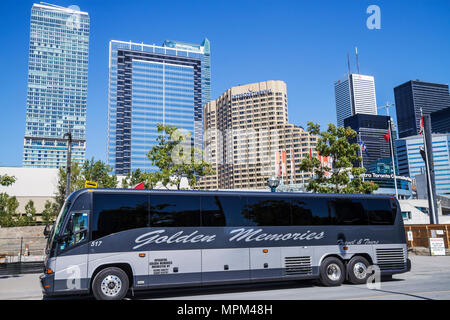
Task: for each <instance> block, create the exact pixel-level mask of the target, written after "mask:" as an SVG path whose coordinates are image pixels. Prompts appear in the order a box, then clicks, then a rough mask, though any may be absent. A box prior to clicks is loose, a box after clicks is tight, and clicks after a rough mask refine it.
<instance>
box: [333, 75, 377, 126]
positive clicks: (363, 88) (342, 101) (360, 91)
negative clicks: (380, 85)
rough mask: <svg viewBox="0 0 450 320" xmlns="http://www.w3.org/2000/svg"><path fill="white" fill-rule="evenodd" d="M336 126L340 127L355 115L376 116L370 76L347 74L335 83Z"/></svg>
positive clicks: (375, 100) (372, 81)
mask: <svg viewBox="0 0 450 320" xmlns="http://www.w3.org/2000/svg"><path fill="white" fill-rule="evenodd" d="M334 95H335V99H336V117H337V125H338V126H339V127H342V126H343V125H344V119H345V118H348V117H351V116H353V115H355V114H359V113H362V114H373V115H376V114H377V99H376V95H375V80H374V78H373V77H372V76H366V75H362V74H356V73H349V74H347V76H345V77H344V78H342V79H340V80H338V81H335V83H334Z"/></svg>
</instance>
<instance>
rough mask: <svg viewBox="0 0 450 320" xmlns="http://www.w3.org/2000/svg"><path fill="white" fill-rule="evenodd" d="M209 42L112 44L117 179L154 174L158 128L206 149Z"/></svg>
mask: <svg viewBox="0 0 450 320" xmlns="http://www.w3.org/2000/svg"><path fill="white" fill-rule="evenodd" d="M210 94H211V72H210V50H209V41H208V40H207V39H205V40H204V41H203V43H202V44H201V45H195V44H189V43H184V42H177V41H165V42H164V44H163V45H162V46H156V45H145V44H143V43H132V42H122V41H115V40H114V41H111V42H110V48H109V94H108V95H109V98H108V147H107V148H108V150H107V152H108V165H109V166H111V167H112V168H113V169H114V173H116V174H127V173H129V172H132V171H134V170H136V169H140V170H142V171H154V170H155V169H156V168H155V167H153V166H152V165H151V162H150V160H149V159H148V157H147V153H148V152H149V151H150V150H151V148H152V147H153V146H154V145H156V143H157V141H156V138H157V137H158V135H159V134H158V132H157V124H158V123H161V124H163V125H172V126H177V127H178V128H180V129H183V130H185V131H188V132H190V133H191V143H192V146H195V147H197V148H199V149H201V148H202V105H203V104H204V103H206V102H207V101H209V100H210Z"/></svg>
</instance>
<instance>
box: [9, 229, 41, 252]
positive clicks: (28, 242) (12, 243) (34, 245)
mask: <svg viewBox="0 0 450 320" xmlns="http://www.w3.org/2000/svg"><path fill="white" fill-rule="evenodd" d="M43 232H44V226H34V227H13V228H1V227H0V255H2V254H7V255H13V256H17V255H18V254H19V253H20V246H21V238H22V254H24V253H26V247H27V246H28V253H29V255H43V254H44V249H45V244H46V241H47V240H46V239H45V237H44V234H43Z"/></svg>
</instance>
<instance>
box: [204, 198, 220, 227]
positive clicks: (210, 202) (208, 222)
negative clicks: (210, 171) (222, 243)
mask: <svg viewBox="0 0 450 320" xmlns="http://www.w3.org/2000/svg"><path fill="white" fill-rule="evenodd" d="M201 201H202V226H204V227H222V226H225V215H224V213H223V210H222V206H221V204H220V201H219V197H217V196H205V197H202V200H201Z"/></svg>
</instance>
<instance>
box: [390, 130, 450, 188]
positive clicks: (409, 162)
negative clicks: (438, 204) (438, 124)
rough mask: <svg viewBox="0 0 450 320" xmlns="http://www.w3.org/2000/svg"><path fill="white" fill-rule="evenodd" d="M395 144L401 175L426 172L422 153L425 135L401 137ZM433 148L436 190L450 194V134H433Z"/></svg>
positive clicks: (413, 175) (414, 174) (412, 176)
mask: <svg viewBox="0 0 450 320" xmlns="http://www.w3.org/2000/svg"><path fill="white" fill-rule="evenodd" d="M395 144H396V148H397V155H398V168H399V174H400V175H402V176H409V177H411V178H414V177H415V176H417V175H419V174H421V173H422V172H424V170H425V163H424V161H423V159H422V156H421V155H420V148H423V136H419V135H417V136H410V137H406V138H400V139H398V140H396V141H395ZM432 148H433V164H434V175H435V181H436V192H437V193H438V194H441V195H450V134H433V136H432Z"/></svg>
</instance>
